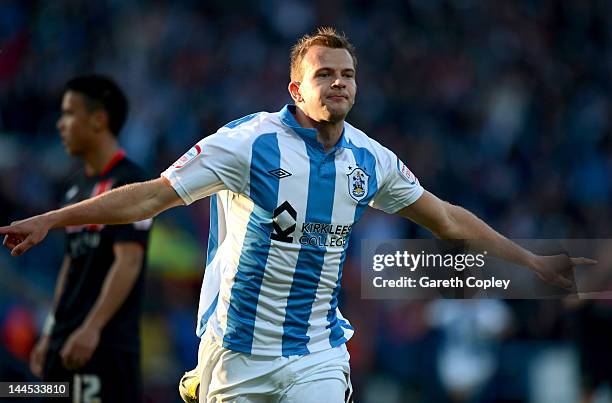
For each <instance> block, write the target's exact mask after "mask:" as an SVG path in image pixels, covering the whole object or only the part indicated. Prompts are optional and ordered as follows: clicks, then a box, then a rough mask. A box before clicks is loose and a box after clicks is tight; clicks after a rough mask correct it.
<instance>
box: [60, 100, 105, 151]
mask: <svg viewBox="0 0 612 403" xmlns="http://www.w3.org/2000/svg"><path fill="white" fill-rule="evenodd" d="M83 97H84V96H83V95H81V94H79V93H77V92H74V91H67V92H66V93H65V94H64V98H63V99H62V115H61V116H60V118H59V120H58V121H57V129H58V130H59V132H60V137H61V138H62V143H63V144H64V147H65V148H66V151H67V152H68V154H70V155H75V156H79V155H82V154H83V153H84V152H86V151H87V149H88V148H89V147H91V146H92V140H93V139H94V136H95V135H96V126H95V124H96V122H95V119H94V116H93V113H92V112H90V111H89V110H88V109H87V106H86V105H85V100H84V99H83Z"/></svg>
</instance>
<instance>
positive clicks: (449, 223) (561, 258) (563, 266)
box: [398, 191, 596, 288]
mask: <svg viewBox="0 0 612 403" xmlns="http://www.w3.org/2000/svg"><path fill="white" fill-rule="evenodd" d="M398 214H400V215H401V216H403V217H405V218H408V219H410V220H412V221H414V222H415V223H417V224H419V225H422V226H424V227H425V228H427V229H429V230H430V231H431V232H432V233H433V234H434V235H435V236H436V237H438V238H443V239H462V240H466V241H468V242H469V245H468V246H469V247H472V248H475V249H478V248H480V249H481V246H482V247H485V246H486V249H487V251H488V252H489V253H491V254H492V255H494V256H497V257H499V258H501V259H503V260H506V261H509V262H513V263H516V264H518V265H521V266H525V267H528V268H530V269H532V270H534V271H535V272H536V273H537V274H538V276H540V277H541V278H542V279H543V280H546V281H549V282H551V283H553V284H556V285H558V286H561V287H564V288H571V287H573V282H572V281H571V273H572V268H573V267H574V266H577V265H582V264H595V263H596V261H594V260H592V259H586V258H569V257H568V256H566V255H556V256H538V255H534V254H533V253H531V252H530V251H528V250H526V249H523V248H522V247H520V246H519V245H517V244H516V243H514V242H512V241H511V240H509V239H508V238H506V237H504V236H503V235H501V234H500V233H498V232H497V231H495V230H494V229H493V228H491V227H490V226H488V225H487V224H486V223H485V222H484V221H482V220H481V219H480V218H478V217H476V216H475V215H474V214H472V213H470V212H469V211H468V210H466V209H464V208H462V207H459V206H455V205H452V204H450V203H448V202H445V201H442V200H440V199H439V198H437V197H436V196H434V195H433V194H431V193H429V192H427V191H425V192H424V193H423V195H422V196H421V197H420V198H419V199H418V200H417V201H415V202H414V203H413V204H411V205H410V206H408V207H405V208H403V209H402V210H400V211H399V212H398ZM483 241H484V242H483Z"/></svg>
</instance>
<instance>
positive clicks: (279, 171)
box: [268, 168, 291, 179]
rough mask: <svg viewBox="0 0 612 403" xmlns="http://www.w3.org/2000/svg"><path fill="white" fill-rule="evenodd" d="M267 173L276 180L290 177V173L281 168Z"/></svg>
mask: <svg viewBox="0 0 612 403" xmlns="http://www.w3.org/2000/svg"><path fill="white" fill-rule="evenodd" d="M268 173H269V174H270V175H272V176H276V177H277V178H278V179H283V178H286V177H288V176H291V172H287V171H285V170H284V169H283V168H277V169H273V170H271V171H268Z"/></svg>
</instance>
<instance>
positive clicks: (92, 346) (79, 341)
mask: <svg viewBox="0 0 612 403" xmlns="http://www.w3.org/2000/svg"><path fill="white" fill-rule="evenodd" d="M113 252H114V255H115V261H114V262H113V265H112V266H111V268H110V270H109V272H108V274H107V275H106V279H105V280H104V284H103V286H102V290H101V291H100V295H98V298H97V299H96V302H95V304H94V306H93V307H92V309H91V311H89V313H88V314H87V317H86V318H85V320H84V321H83V323H82V324H81V326H79V327H78V328H77V329H76V330H75V331H74V332H73V333H72V334H71V335H70V337H68V339H67V340H66V343H65V344H64V346H63V347H62V350H61V352H60V356H61V357H62V362H63V363H64V366H65V367H66V368H68V369H70V370H74V369H78V368H80V367H82V366H83V365H85V364H86V363H87V362H88V361H89V359H90V358H91V356H92V354H93V353H94V351H95V350H96V348H97V346H98V343H99V341H100V332H101V331H102V329H103V328H104V326H106V324H107V323H108V321H109V320H111V318H112V317H113V316H114V315H115V313H117V311H118V310H119V308H120V307H121V305H122V304H123V302H124V301H125V299H126V298H127V297H128V295H129V294H130V291H131V290H132V288H133V286H134V284H135V283H136V280H137V278H138V275H139V274H140V270H141V267H142V260H143V259H144V249H143V246H142V245H141V244H140V243H138V242H117V243H115V244H114V245H113Z"/></svg>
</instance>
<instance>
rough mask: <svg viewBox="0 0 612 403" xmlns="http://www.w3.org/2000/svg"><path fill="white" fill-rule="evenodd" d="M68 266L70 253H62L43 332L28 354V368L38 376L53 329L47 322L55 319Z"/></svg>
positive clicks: (41, 371) (39, 375)
mask: <svg viewBox="0 0 612 403" xmlns="http://www.w3.org/2000/svg"><path fill="white" fill-rule="evenodd" d="M69 267H70V255H68V254H66V255H64V260H63V262H62V266H61V267H60V271H59V274H58V275H57V281H56V283H55V294H54V296H53V306H52V308H51V311H50V313H49V317H48V318H47V322H46V323H45V326H44V328H43V332H42V334H41V335H40V339H38V342H37V343H36V346H34V348H33V349H32V353H31V354H30V370H32V373H33V374H34V375H36V376H38V377H42V375H43V368H44V366H45V356H46V355H47V350H48V349H49V340H50V337H51V331H52V330H53V326H52V325H50V324H49V323H50V322H51V323H53V322H54V321H55V320H54V319H53V317H54V315H55V311H56V309H57V305H58V304H59V300H60V297H61V295H62V293H63V292H64V284H66V274H67V273H68V268H69Z"/></svg>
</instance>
